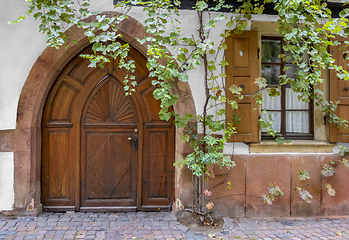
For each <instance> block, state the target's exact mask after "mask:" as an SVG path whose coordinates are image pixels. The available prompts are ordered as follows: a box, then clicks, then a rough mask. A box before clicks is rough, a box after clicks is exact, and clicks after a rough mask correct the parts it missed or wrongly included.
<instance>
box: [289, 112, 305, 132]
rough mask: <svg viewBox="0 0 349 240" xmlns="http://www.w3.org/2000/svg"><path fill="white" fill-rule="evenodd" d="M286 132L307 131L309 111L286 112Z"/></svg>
mask: <svg viewBox="0 0 349 240" xmlns="http://www.w3.org/2000/svg"><path fill="white" fill-rule="evenodd" d="M286 132H288V133H309V112H304V111H302V112H296V111H291V112H286Z"/></svg>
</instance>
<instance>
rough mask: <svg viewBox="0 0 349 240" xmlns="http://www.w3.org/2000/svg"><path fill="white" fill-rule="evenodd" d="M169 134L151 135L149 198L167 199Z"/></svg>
mask: <svg viewBox="0 0 349 240" xmlns="http://www.w3.org/2000/svg"><path fill="white" fill-rule="evenodd" d="M166 135H167V133H163V132H160V133H150V140H149V143H150V144H149V152H150V153H149V155H150V158H149V165H148V166H149V169H148V171H149V184H147V187H148V198H166V197H167V191H166V190H167V189H166V188H167V186H166V178H167V176H166V175H167V172H166V170H167V169H166V168H167V166H166V162H167V161H166V160H167V157H166V155H167V154H168V153H167V152H166V144H167V141H166V140H167V136H166ZM150 176H151V177H150Z"/></svg>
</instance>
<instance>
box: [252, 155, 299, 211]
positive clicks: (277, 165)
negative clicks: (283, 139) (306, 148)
mask: <svg viewBox="0 0 349 240" xmlns="http://www.w3.org/2000/svg"><path fill="white" fill-rule="evenodd" d="M291 160H292V157H291V156H290V155H259V156H251V157H250V158H248V159H247V160H246V194H247V196H246V208H247V210H246V216H247V217H264V216H274V217H276V216H290V193H289V191H290V170H291V168H290V166H291V165H290V162H291ZM269 183H273V184H274V185H276V186H279V187H280V188H281V190H282V191H283V192H284V193H285V194H284V195H283V196H281V197H277V198H276V200H275V201H274V203H273V205H271V206H269V205H267V204H264V203H263V202H262V196H263V194H266V195H267V194H268V187H269Z"/></svg>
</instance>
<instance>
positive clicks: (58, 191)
mask: <svg viewBox="0 0 349 240" xmlns="http://www.w3.org/2000/svg"><path fill="white" fill-rule="evenodd" d="M48 142H49V149H51V150H52V151H50V152H49V175H48V177H49V185H50V190H49V192H50V193H49V196H50V199H59V198H69V172H68V170H69V162H70V161H69V151H67V149H68V147H69V132H68V131H66V132H50V133H49V137H48Z"/></svg>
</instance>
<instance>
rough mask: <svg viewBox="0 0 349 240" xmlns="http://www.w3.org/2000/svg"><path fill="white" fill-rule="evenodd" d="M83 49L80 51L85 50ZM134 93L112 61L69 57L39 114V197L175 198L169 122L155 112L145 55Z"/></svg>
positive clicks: (166, 202)
mask: <svg viewBox="0 0 349 240" xmlns="http://www.w3.org/2000/svg"><path fill="white" fill-rule="evenodd" d="M90 51H91V48H90V47H89V48H87V49H85V50H84V51H83V53H88V52H90ZM129 55H130V58H131V59H133V60H135V62H136V66H137V70H136V72H135V73H134V74H135V77H136V81H137V82H138V86H137V89H136V93H134V94H132V95H131V96H127V97H126V96H125V94H124V91H123V84H122V80H123V77H124V76H125V74H126V73H125V72H123V71H122V70H120V69H119V68H118V64H117V60H112V61H111V63H108V64H107V66H105V68H104V69H100V68H97V69H94V68H88V64H89V62H88V60H83V59H81V58H80V57H78V56H77V57H75V58H74V59H72V60H71V61H70V63H69V64H68V65H67V66H66V67H65V68H64V69H63V71H62V72H61V73H60V75H59V76H58V78H57V80H56V82H55V83H54V85H53V87H52V89H51V90H50V93H49V95H48V98H47V101H46V104H45V108H44V114H43V121H42V203H43V208H44V210H47V211H67V210H75V211H136V210H150V211H153V210H159V209H160V210H168V209H170V204H171V202H173V199H174V167H173V162H174V125H173V123H172V121H170V122H165V121H162V120H160V119H159V116H158V112H159V110H160V103H159V102H158V101H156V100H154V98H153V96H152V91H153V87H152V86H151V81H152V79H151V78H148V71H147V69H146V66H145V64H146V60H145V58H144V57H143V56H142V55H141V54H140V53H139V52H137V51H136V50H135V49H131V50H130V54H129Z"/></svg>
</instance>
